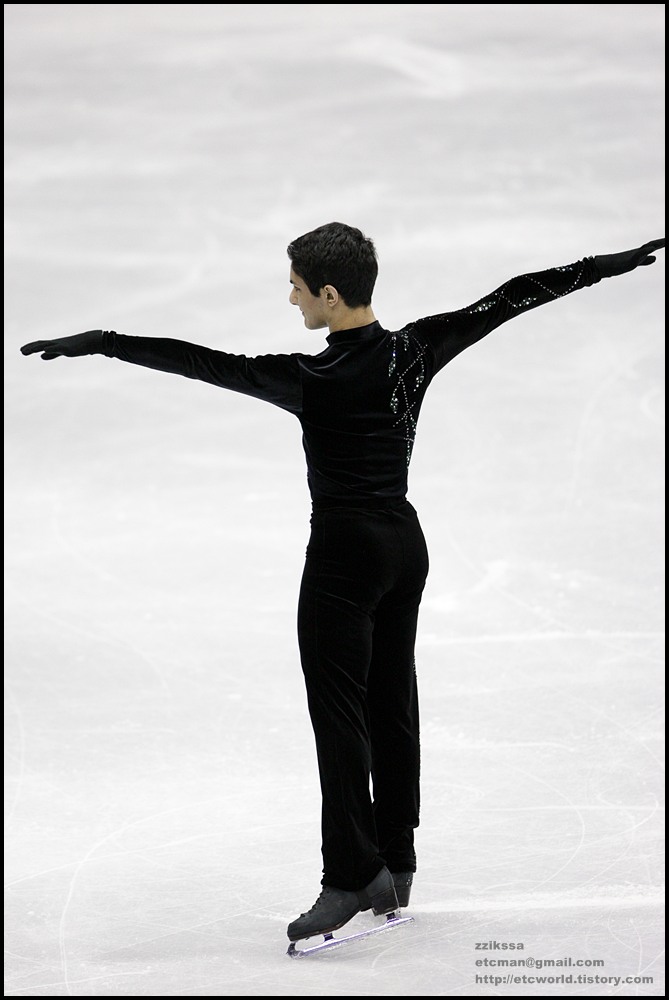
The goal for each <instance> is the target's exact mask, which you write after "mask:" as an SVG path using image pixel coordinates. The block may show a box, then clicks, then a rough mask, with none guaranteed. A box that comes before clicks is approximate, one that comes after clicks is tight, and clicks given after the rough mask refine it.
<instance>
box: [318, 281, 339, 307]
mask: <svg viewBox="0 0 669 1000" xmlns="http://www.w3.org/2000/svg"><path fill="white" fill-rule="evenodd" d="M321 295H322V296H323V298H324V299H325V304H326V305H328V306H331V307H332V306H336V305H337V303H338V302H339V292H338V291H337V289H336V288H335V287H334V285H324V286H323V288H322V289H321Z"/></svg>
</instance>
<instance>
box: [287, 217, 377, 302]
mask: <svg viewBox="0 0 669 1000" xmlns="http://www.w3.org/2000/svg"><path fill="white" fill-rule="evenodd" d="M288 256H289V258H290V261H291V263H292V265H293V270H294V271H295V273H296V274H299V276H300V277H301V278H302V280H303V281H305V282H306V284H307V287H308V289H309V291H310V292H311V294H312V295H318V294H319V292H320V290H321V288H324V287H325V285H333V286H334V287H335V288H336V289H337V291H338V292H339V294H340V295H341V297H342V298H343V300H344V302H345V303H346V305H347V306H350V307H351V308H352V309H354V308H356V307H357V306H368V305H369V304H370V303H371V301H372V292H373V291H374V285H375V283H376V276H377V274H378V272H379V265H378V263H377V257H376V248H375V247H374V244H373V242H372V241H371V240H370V239H369V237H367V236H365V235H364V233H362V232H361V231H360V230H359V229H355V228H354V227H353V226H345V225H344V224H343V222H328V223H326V225H324V226H319V227H318V229H314V230H313V231H312V232H310V233H305V234H304V236H300V237H298V238H297V239H296V240H293V242H292V243H291V244H290V245H289V247H288Z"/></svg>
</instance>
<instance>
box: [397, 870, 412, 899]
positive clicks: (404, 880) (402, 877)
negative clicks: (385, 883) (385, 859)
mask: <svg viewBox="0 0 669 1000" xmlns="http://www.w3.org/2000/svg"><path fill="white" fill-rule="evenodd" d="M393 882H394V883H395V892H396V894H397V903H398V906H408V905H409V898H410V896H411V886H412V885H413V872H393Z"/></svg>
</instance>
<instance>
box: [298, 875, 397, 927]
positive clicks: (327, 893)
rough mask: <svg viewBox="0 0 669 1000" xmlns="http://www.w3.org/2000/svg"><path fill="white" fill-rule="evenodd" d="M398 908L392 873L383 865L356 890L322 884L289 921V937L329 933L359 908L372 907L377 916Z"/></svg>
mask: <svg viewBox="0 0 669 1000" xmlns="http://www.w3.org/2000/svg"><path fill="white" fill-rule="evenodd" d="M397 909H398V903H397V895H396V893H395V887H394V884H393V876H392V875H391V874H390V872H389V871H388V869H387V868H382V869H381V871H380V872H379V874H378V875H377V876H376V878H374V879H372V881H371V882H370V883H369V885H368V886H366V887H365V888H364V889H359V890H358V891H357V892H346V890H344V889H334V888H333V887H332V886H330V885H324V886H323V889H322V892H321V894H320V896H319V897H318V899H317V900H316V902H315V903H314V905H313V906H312V907H311V909H310V910H309V911H308V913H303V914H302V915H301V916H299V917H298V918H297V920H293V922H292V924H289V925H288V938H289V940H290V941H300V940H301V939H303V938H309V937H313V935H314V934H330V933H332V931H336V930H337V929H338V928H339V927H343V926H344V924H347V923H348V922H349V920H351V919H352V917H354V916H355V915H356V913H359V912H360V911H361V910H371V911H372V912H373V913H374V914H376V915H377V916H378V915H379V914H382V913H393V912H394V911H395V910H397Z"/></svg>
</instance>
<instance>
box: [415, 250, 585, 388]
mask: <svg viewBox="0 0 669 1000" xmlns="http://www.w3.org/2000/svg"><path fill="white" fill-rule="evenodd" d="M599 280H600V274H599V271H598V270H597V267H596V265H595V263H594V260H593V258H592V257H586V258H584V259H583V260H579V261H576V262H575V263H574V264H567V265H566V266H564V267H553V268H549V269H548V270H546V271H536V272H534V273H531V274H521V275H520V276H519V277H517V278H511V279H510V280H509V281H506V282H505V283H504V284H503V285H500V287H499V288H497V289H496V290H495V291H494V292H491V293H490V294H489V295H485V296H484V297H483V298H481V299H479V300H478V301H477V302H474V303H473V304H472V305H470V306H467V307H466V308H464V309H459V310H456V311H455V312H449V313H442V314H441V315H436V316H427V317H425V318H424V319H419V320H417V321H416V322H415V323H414V324H412V327H413V329H414V330H415V332H416V333H417V334H418V335H419V336H420V337H422V338H423V340H424V341H426V342H427V344H428V345H429V347H430V348H431V349H432V352H433V354H434V358H435V369H434V370H435V372H436V371H439V370H440V369H441V368H443V367H444V365H446V364H448V362H449V361H451V360H452V359H453V358H454V357H456V355H458V354H460V352H461V351H464V350H465V348H467V347H469V346H470V345H471V344H475V343H476V342H477V341H479V340H481V339H482V338H483V337H485V336H486V335H487V334H488V333H490V332H491V331H492V330H495V329H497V327H498V326H501V325H502V323H506V322H507V320H510V319H513V318H514V317H515V316H519V315H520V314H521V313H524V312H528V311H529V310H530V309H536V308H537V307H538V306H542V305H545V304H546V303H548V302H553V301H554V300H555V299H559V298H562V297H563V296H564V295H569V294H570V293H571V292H575V291H577V290H578V289H579V288H585V287H587V286H588V285H594V284H595V283H596V282H598V281H599Z"/></svg>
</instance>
